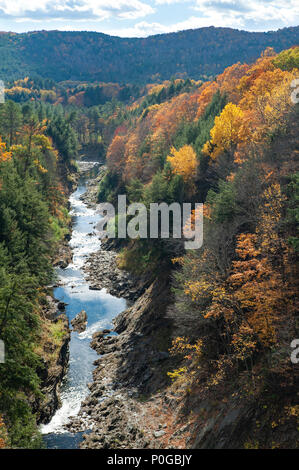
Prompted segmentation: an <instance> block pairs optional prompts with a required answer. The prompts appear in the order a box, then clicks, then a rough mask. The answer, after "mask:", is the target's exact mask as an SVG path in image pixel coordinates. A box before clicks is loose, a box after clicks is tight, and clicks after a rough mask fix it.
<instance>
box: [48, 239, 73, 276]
mask: <svg viewBox="0 0 299 470" xmlns="http://www.w3.org/2000/svg"><path fill="white" fill-rule="evenodd" d="M67 238H68V237H67ZM71 261H72V250H71V248H70V246H69V244H68V240H65V241H64V242H63V243H62V244H61V245H59V247H58V250H57V253H56V255H55V258H54V260H53V266H55V267H59V268H62V269H65V268H66V267H67V266H68V265H69V264H70V263H71Z"/></svg>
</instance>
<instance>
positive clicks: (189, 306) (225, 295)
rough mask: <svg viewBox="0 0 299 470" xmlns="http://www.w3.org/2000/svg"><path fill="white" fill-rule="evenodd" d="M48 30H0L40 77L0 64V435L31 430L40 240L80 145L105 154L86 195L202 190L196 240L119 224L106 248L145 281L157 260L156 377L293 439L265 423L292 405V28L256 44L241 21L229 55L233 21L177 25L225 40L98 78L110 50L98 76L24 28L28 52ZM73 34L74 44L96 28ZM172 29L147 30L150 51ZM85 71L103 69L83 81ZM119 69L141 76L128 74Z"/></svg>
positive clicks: (176, 197)
mask: <svg viewBox="0 0 299 470" xmlns="http://www.w3.org/2000/svg"><path fill="white" fill-rule="evenodd" d="M63 34H64V33H58V32H57V33H46V32H42V33H32V34H31V35H24V36H22V37H19V36H13V35H11V36H5V35H2V37H1V42H2V45H1V47H2V48H3V47H5V48H9V50H10V54H12V56H13V57H14V60H19V59H20V58H16V56H14V55H13V54H14V47H15V46H14V45H15V43H16V42H18V41H22V42H23V44H24V47H25V54H24V58H22V60H25V59H26V58H27V57H28V56H27V55H26V54H29V51H30V54H32V61H33V62H32V63H35V61H36V64H38V66H39V68H40V69H41V70H43V76H44V77H46V78H40V77H34V76H31V75H30V73H31V71H32V70H33V68H32V69H30V68H29V66H28V72H29V74H28V76H27V77H22V78H21V77H13V76H12V74H11V73H10V69H9V67H8V68H7V70H8V72H7V73H8V74H9V75H10V76H11V80H10V81H9V82H8V85H7V88H6V98H7V99H6V102H5V103H4V104H2V105H1V108H0V136H1V140H0V226H1V233H0V257H1V263H0V265H1V268H0V277H1V283H0V286H1V287H0V311H1V320H0V338H1V339H2V340H4V342H5V345H6V348H7V353H8V355H9V360H8V361H7V362H6V363H5V364H1V367H0V447H5V446H11V447H35V448H38V447H40V446H41V445H42V444H41V438H40V435H39V433H38V431H37V426H36V418H35V415H34V412H33V410H32V406H31V402H32V397H34V396H38V395H39V394H40V393H41V392H40V378H39V374H38V370H39V367H40V363H41V361H42V353H41V351H40V347H39V346H40V343H41V341H42V339H41V338H42V337H43V332H44V331H45V330H46V331H47V334H48V335H51V334H52V335H53V334H55V332H53V331H52V330H51V329H50V328H49V326H48V325H47V319H45V318H43V316H42V315H41V313H40V312H41V306H42V305H43V303H44V302H45V295H46V294H45V286H47V285H48V284H49V283H50V282H51V281H52V280H53V268H52V259H53V253H54V251H55V250H56V249H57V245H58V244H59V243H61V240H63V239H64V237H65V236H66V234H67V233H68V230H69V225H68V224H69V220H68V212H67V203H66V199H67V195H68V194H69V191H70V189H71V188H72V184H73V183H74V180H75V178H76V172H77V164H76V159H78V158H79V159H80V158H81V159H86V158H87V157H88V156H90V155H91V154H92V155H93V156H94V158H95V159H98V160H99V161H101V162H105V164H106V171H105V174H104V176H103V177H102V179H101V180H100V182H99V186H98V195H97V197H98V202H105V201H108V202H111V203H115V202H116V201H117V196H118V195H119V194H126V196H127V201H128V204H129V203H132V202H143V203H144V204H145V206H146V207H149V205H150V204H151V203H161V202H166V203H168V204H170V203H172V202H179V203H180V204H182V203H183V202H190V203H192V204H193V203H195V202H201V203H203V204H204V244H203V246H202V248H201V249H199V250H187V251H185V250H184V244H183V240H180V239H174V238H172V237H171V238H170V239H169V240H165V239H158V240H156V239H154V240H152V239H150V238H148V239H138V238H136V239H134V240H131V239H125V240H122V242H121V244H118V247H117V250H118V255H117V264H118V267H119V268H120V269H123V270H126V271H129V272H130V273H132V274H133V275H134V276H137V277H138V276H139V277H141V276H146V277H147V278H148V279H151V280H154V279H159V276H160V275H161V272H163V275H165V274H166V275H167V279H168V283H169V285H170V286H171V290H172V293H173V299H174V300H173V303H172V304H171V305H169V312H168V315H169V318H171V321H172V322H173V324H174V325H175V328H174V330H173V331H174V332H179V334H175V335H173V337H171V338H170V340H171V343H172V346H171V349H170V354H171V355H172V356H173V358H174V360H175V363H176V364H177V366H176V368H174V369H172V370H168V371H167V377H168V379H167V380H168V384H169V385H168V386H169V387H170V388H172V389H173V390H176V391H179V392H180V393H181V394H182V396H183V397H184V400H185V401H184V403H188V402H189V403H190V402H191V403H196V402H197V401H198V400H200V401H203V400H208V399H210V400H213V401H214V402H221V403H226V402H228V401H231V400H233V401H235V402H236V403H245V402H249V403H256V406H257V407H260V408H261V409H262V410H264V412H265V413H266V414H267V413H268V414H267V425H268V426H269V430H268V431H267V434H265V433H264V434H261V432H260V430H259V429H258V427H257V429H255V432H254V433H253V434H252V437H250V438H248V440H247V441H246V443H244V446H245V447H246V448H255V447H256V446H261V447H271V446H272V447H273V448H275V447H276V446H277V447H279V446H281V447H286V446H287V445H291V446H293V447H298V439H297V437H296V436H295V437H294V436H293V435H292V437H291V442H285V440H284V438H283V437H280V438H279V439H278V438H277V442H276V441H275V437H273V436H274V434H275V431H276V430H277V429H280V427H281V426H282V428H283V430H284V431H285V434H286V435H287V433H288V430H289V429H293V428H294V427H295V428H298V420H299V406H298V401H297V392H298V378H299V377H298V366H297V367H296V364H294V363H292V362H291V361H290V354H291V350H290V344H291V342H292V340H293V339H294V338H298V334H299V331H298V299H297V292H298V250H299V234H298V228H299V211H298V197H299V173H298V154H299V148H298V122H299V120H298V113H299V107H298V106H299V105H298V103H296V100H291V94H292V91H293V88H292V83H293V81H294V80H296V79H298V73H299V47H298V46H297V47H291V48H289V49H287V48H288V47H289V45H290V44H289V42H293V41H294V38H296V37H297V36H298V28H292V29H290V30H280V31H279V32H278V33H277V41H278V42H279V44H280V46H279V48H278V49H279V50H278V51H277V52H275V51H274V49H273V48H272V47H264V46H267V45H268V38H269V35H271V34H272V33H267V34H265V33H263V34H262V33H261V35H258V33H256V35H249V36H250V38H253V43H252V47H251V48H249V51H250V55H249V56H248V63H247V62H245V61H243V59H244V57H245V56H244V57H243V55H242V54H243V53H244V51H245V50H246V49H248V47H247V45H246V44H245V43H244V42H242V44H244V51H243V50H240V49H238V50H237V49H235V52H234V54H231V51H232V50H233V48H234V45H235V44H236V43H237V42H238V43H239V41H240V39H239V34H243V33H242V32H238V34H237V39H235V38H234V35H233V33H232V31H231V30H225V29H216V28H212V30H211V31H208V30H203V31H201V30H198V31H194V32H185V33H184V34H183V33H180V34H181V35H182V41H183V43H184V41H188V35H199V37H198V40H203V39H204V36H203V37H202V36H200V35H206V34H211V36H210V38H211V39H210V41H208V42H206V49H205V54H207V55H208V54H209V50H210V49H209V48H210V47H213V40H212V37H213V35H214V40H215V35H219V34H221V35H224V36H226V35H228V37H231V40H227V42H228V43H229V47H228V55H227V57H226V56H222V58H223V61H222V62H221V63H220V62H219V61H217V60H216V61H213V60H212V61H211V60H209V61H208V62H209V63H210V64H214V66H213V67H212V68H210V69H209V70H207V69H204V68H201V67H200V56H198V57H199V59H198V60H199V61H196V60H193V59H192V58H190V56H189V55H188V54H185V59H186V62H185V63H184V66H183V68H182V71H183V70H184V72H186V74H184V76H183V77H173V78H172V77H171V76H172V74H173V73H172V71H171V70H170V69H169V67H168V66H167V64H165V65H166V66H167V67H166V69H167V71H168V72H169V73H168V72H167V73H166V72H165V71H164V70H163V68H161V69H159V76H158V77H157V76H156V68H155V66H152V64H150V62H149V64H148V67H145V66H142V67H141V69H142V75H138V74H137V75H136V76H133V77H132V80H131V82H132V83H131V85H123V84H117V83H111V82H114V77H115V76H116V75H117V74H118V73H119V72H118V71H116V70H114V69H113V63H112V64H111V69H110V70H108V71H107V75H99V74H98V71H96V70H91V71H88V74H89V75H88V77H87V76H86V77H79V76H78V75H76V68H77V66H78V64H74V68H73V69H72V67H70V68H69V70H71V72H70V73H69V72H68V73H66V72H65V71H62V70H59V67H58V68H57V67H55V71H57V72H55V73H54V71H51V70H50V69H49V68H47V67H46V66H45V68H44V69H43V68H42V64H41V62H40V60H41V59H40V56H37V54H36V53H35V52H34V47H35V45H34V44H35V41H38V43H39V44H40V46H39V50H40V52H41V54H43V50H44V49H43V48H44V47H47V48H48V47H49V41H51V40H52V39H53V37H54V36H53V35H56V36H57V35H61V36H63ZM68 34H70V35H76V33H68ZM80 34H82V35H83V34H84V35H85V36H86V37H85V40H86V41H87V43H88V44H89V43H90V47H92V43H93V41H98V40H99V39H100V42H102V43H103V44H104V43H105V41H106V38H105V37H102V36H99V37H98V35H95V34H94V35H92V34H89V33H80ZM244 34H245V33H244ZM247 34H249V33H247ZM275 34H276V33H275ZM230 35H231V36H230ZM273 35H274V33H273ZM296 35H297V36H296ZM35 36H36V37H35ZM77 36H78V40H80V37H79V35H77ZM51 38H52V39H51ZM175 38H176V36H175V35H168V36H163V41H162V43H161V54H162V55H163V50H164V48H165V49H167V48H168V47H169V45H168V41H177V38H176V39H175ZM250 38H249V37H248V41H250V40H251V39H250ZM282 38H284V40H282ZM55 40H57V37H56V38H55ZM110 40H111V41H116V38H111V39H110ZM156 40H157V39H156ZM136 41H137V40H122V41H121V42H120V44H122V46H120V48H119V56H118V55H117V56H116V59H117V61H118V63H119V64H120V65H119V66H121V61H120V56H121V54H122V49H121V47H128V48H130V44H131V42H132V44H134V47H137V46H136ZM152 41H154V39H152V38H149V39H148V40H147V41H146V42H147V43H148V44H149V45H150V44H151V42H152ZM236 41H237V42H236ZM273 41H274V39H273V40H272V39H271V41H270V42H271V45H272V44H273ZM284 41H285V42H284ZM217 42H218V43H220V44H221V41H219V36H217ZM74 43H75V41H72V44H74ZM107 44H108V45H106V46H105V47H104V46H103V45H102V46H100V45H98V46H97V47H102V48H103V50H104V51H105V53H103V57H105V54H109V57H111V55H110V53H109V42H108V43H107ZM140 44H141V45H140V47H141V48H142V47H143V46H142V43H141V42H140ZM72 47H74V46H73V45H72ZM26 48H27V49H26ZM281 49H285V50H283V51H282V52H280V51H281ZM50 50H51V54H52V53H53V54H54V53H55V51H54V50H53V49H52V48H51V47H50ZM261 50H263V52H262V53H261ZM26 51H27V52H26ZM145 51H146V48H145V47H144V49H143V52H142V54H145V55H146V54H147V53H146V52H145ZM56 52H57V51H56ZM260 53H261V54H260ZM258 54H260V57H258V58H255V60H254V61H252V60H251V59H253V57H254V56H257V55H258ZM241 56H242V57H241ZM74 57H75V55H74ZM76 57H78V60H79V58H80V55H79V54H78V55H77V56H76ZM136 57H138V55H135V56H134V58H132V60H138V59H136ZM91 58H92V56H91ZM160 58H161V55H160ZM246 59H247V57H246ZM26 60H27V59H26ZM76 60H77V59H76ZM103 60H104V59H103ZM237 60H240V61H237ZM64 61H65V57H64ZM161 62H163V61H162V59H161ZM232 62H235V63H233V64H232ZM53 63H55V62H53ZM133 64H134V62H133ZM135 65H136V64H135ZM160 65H161V64H160ZM98 66H99V67H101V66H102V64H101V63H100V62H98ZM130 66H131V65H130ZM30 67H31V65H30ZM25 70H26V68H25ZM136 70H138V68H137V69H136ZM56 73H57V75H56ZM129 73H131V72H129V71H125V72H124V74H123V76H122V77H123V80H124V81H126V80H127V77H128V75H127V74H129ZM136 73H137V72H136ZM68 74H69V75H68ZM115 74H116V75H115ZM169 74H170V76H169ZM203 74H204V75H205V77H204V79H202V78H203V77H202V75H203ZM215 74H218V75H217V76H216V77H214V75H215ZM95 76H96V77H97V78H96V80H103V82H95V83H92V84H91V83H87V82H85V83H84V82H83V80H86V81H87V80H90V79H91V78H94V77H95ZM152 77H154V79H152ZM78 79H79V80H82V82H81V83H77V82H75V81H74V82H72V81H69V82H67V81H64V82H62V80H78ZM135 79H136V82H138V81H139V80H141V81H142V82H144V83H145V82H148V84H147V85H146V84H142V85H134V81H135ZM54 80H55V81H54ZM56 80H59V81H60V82H59V83H57V82H56ZM104 81H106V83H104ZM194 217H195V214H194V212H193V215H192V217H191V218H190V220H189V221H188V224H190V226H192V224H194ZM116 222H117V216H116V218H115V223H116ZM56 334H57V332H56ZM16 338H17V339H18V341H17V348H16V342H15V339H16ZM43 341H44V339H43ZM29 398H30V399H29ZM265 410H266V411H265ZM198 419H204V417H201V418H199V417H198Z"/></svg>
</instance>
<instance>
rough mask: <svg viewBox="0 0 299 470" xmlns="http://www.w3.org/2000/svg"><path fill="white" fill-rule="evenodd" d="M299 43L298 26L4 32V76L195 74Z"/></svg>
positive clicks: (0, 66)
mask: <svg viewBox="0 0 299 470" xmlns="http://www.w3.org/2000/svg"><path fill="white" fill-rule="evenodd" d="M294 45H299V26H296V27H290V28H284V29H280V30H278V31H270V32H266V33H263V32H261V33H260V32H257V33H255V32H247V31H239V30H236V29H231V28H215V27H213V26H211V27H208V28H200V29H195V30H186V31H181V32H177V33H169V34H159V35H155V36H149V37H147V38H120V37H116V36H108V35H106V34H102V33H96V32H86V31H80V32H76V31H74V32H72V31H70V32H65V31H35V32H30V33H22V34H17V33H5V32H1V33H0V79H2V80H12V79H17V78H24V77H25V76H27V75H31V76H34V75H38V76H41V77H43V78H52V79H54V80H56V81H65V80H87V81H103V82H118V83H125V82H126V83H129V82H132V83H149V82H157V81H159V80H166V79H169V78H171V77H173V76H177V77H182V78H184V77H190V78H194V79H199V78H202V77H203V76H212V75H216V74H218V73H221V72H222V71H223V70H224V69H225V68H226V67H227V66H229V65H232V64H234V63H235V62H238V61H240V62H252V61H254V60H255V59H256V58H257V57H258V56H259V55H260V54H261V52H262V51H263V50H264V49H266V47H268V46H270V47H273V48H274V49H275V51H276V52H280V51H281V50H283V49H287V48H289V47H291V46H294Z"/></svg>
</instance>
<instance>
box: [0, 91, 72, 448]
mask: <svg viewBox="0 0 299 470" xmlns="http://www.w3.org/2000/svg"><path fill="white" fill-rule="evenodd" d="M74 155H76V142H75V138H74V136H73V133H72V130H71V128H70V126H69V124H68V123H67V122H66V120H65V119H64V117H63V115H62V114H59V112H57V110H53V109H52V112H50V110H49V109H48V110H46V109H43V108H42V107H39V108H37V107H35V105H34V104H25V105H23V106H22V105H20V104H16V103H14V102H13V101H9V100H8V101H6V103H5V104H2V105H1V108H0V227H1V232H0V312H1V315H0V338H1V340H2V341H3V342H4V344H5V354H6V356H5V357H6V361H5V363H4V364H1V367H0V448H1V447H5V446H8V447H10V446H12V447H25V448H31V447H40V446H41V445H42V443H41V438H40V436H39V433H38V432H37V426H36V416H35V414H34V413H33V404H34V403H35V402H36V401H37V400H41V401H42V400H43V395H42V393H41V385H42V379H41V374H42V373H44V371H45V368H46V369H47V368H50V367H51V365H53V364H54V365H55V361H56V360H57V356H59V351H60V349H59V348H60V345H61V342H62V341H63V338H64V336H65V334H66V332H65V331H64V327H63V323H61V322H60V321H58V322H56V323H54V322H52V321H51V319H50V318H48V317H47V315H46V314H45V310H44V309H45V308H46V306H47V302H48V300H47V290H46V288H45V287H46V286H47V285H48V284H49V283H51V282H52V281H53V279H54V278H53V268H52V260H53V257H54V253H55V252H57V249H58V246H59V244H60V243H61V242H62V241H63V239H64V237H65V235H66V234H67V233H68V232H69V222H70V219H69V216H68V212H67V208H66V193H67V191H68V186H69V185H70V184H71V181H72V176H71V175H72V173H73V172H74V171H75V166H74V165H75V163H74V161H73V160H72V158H73V157H74ZM35 411H36V410H35Z"/></svg>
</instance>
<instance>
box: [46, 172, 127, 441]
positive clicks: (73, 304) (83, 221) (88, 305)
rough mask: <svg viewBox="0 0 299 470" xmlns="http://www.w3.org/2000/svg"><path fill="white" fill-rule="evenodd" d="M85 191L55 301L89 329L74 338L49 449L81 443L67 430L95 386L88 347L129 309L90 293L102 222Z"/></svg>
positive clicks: (49, 429) (76, 200) (75, 205)
mask: <svg viewBox="0 0 299 470" xmlns="http://www.w3.org/2000/svg"><path fill="white" fill-rule="evenodd" d="M86 189H87V188H86V182H84V180H82V181H81V182H80V183H79V186H78V188H77V189H76V191H75V192H74V193H73V194H72V195H71V196H70V204H71V215H72V219H73V231H72V238H71V240H70V242H69V243H70V246H71V248H72V250H73V261H72V263H71V264H70V265H69V266H68V267H67V268H66V269H57V274H58V277H59V281H60V282H59V287H57V288H55V290H54V296H55V298H57V299H59V300H60V301H63V302H65V303H67V306H66V314H67V316H68V318H69V320H72V319H73V318H74V317H75V316H76V315H77V313H79V312H80V311H81V310H82V309H84V310H85V311H86V312H87V316H88V324H87V328H86V331H84V332H83V333H80V334H79V333H77V332H75V331H72V333H71V340H70V364H69V369H68V372H67V375H66V377H65V380H64V382H63V385H62V387H61V400H62V406H61V408H59V409H58V410H57V411H56V413H55V415H54V416H53V418H52V420H51V421H50V423H49V424H46V425H43V426H41V432H42V434H43V438H44V442H45V444H46V446H47V447H48V448H57V449H74V448H77V446H78V443H79V442H80V441H81V439H82V433H76V434H72V433H69V432H67V430H66V428H65V424H67V423H68V421H69V418H70V416H76V415H77V414H78V412H79V409H80V404H81V402H82V401H83V400H84V398H85V397H86V395H87V394H88V392H89V390H88V387H87V383H88V382H91V380H92V370H93V368H94V366H93V362H94V360H95V359H96V358H97V354H96V353H95V351H93V350H92V349H91V348H90V346H89V343H90V340H91V337H92V334H93V333H94V332H96V331H98V330H101V329H104V328H111V327H112V320H113V318H114V317H115V316H116V315H117V314H118V313H120V312H121V311H122V310H124V309H125V308H126V301H125V300H124V299H119V298H116V297H113V296H111V295H110V294H108V293H107V292H106V290H105V289H102V290H100V291H98V290H90V289H89V286H88V283H87V281H86V280H85V277H84V273H83V271H82V267H83V265H84V263H85V261H86V259H87V258H88V257H89V256H90V255H91V254H92V253H93V252H96V251H98V250H99V249H100V246H101V242H100V240H99V235H98V233H97V231H96V228H95V226H96V224H97V222H98V221H99V220H100V218H101V216H100V215H99V214H97V213H96V211H95V209H93V208H89V207H87V205H86V204H85V203H84V202H83V201H81V200H80V196H81V195H82V194H83V193H84V192H85V191H86ZM91 233H92V235H90V234H91Z"/></svg>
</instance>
